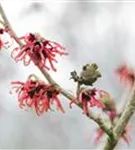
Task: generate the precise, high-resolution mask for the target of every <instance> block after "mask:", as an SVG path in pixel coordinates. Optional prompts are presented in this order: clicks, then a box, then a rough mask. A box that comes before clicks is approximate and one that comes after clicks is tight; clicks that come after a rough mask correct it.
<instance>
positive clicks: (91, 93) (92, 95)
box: [78, 88, 106, 114]
mask: <svg viewBox="0 0 135 150" xmlns="http://www.w3.org/2000/svg"><path fill="white" fill-rule="evenodd" d="M103 93H106V92H105V91H102V90H98V89H95V88H94V89H85V88H84V89H81V90H80V92H79V95H78V101H79V103H80V104H82V106H83V111H84V113H85V114H87V113H88V108H89V107H94V106H97V107H98V108H104V107H105V105H104V104H103V103H102V102H101V101H100V96H101V95H102V94H103Z"/></svg>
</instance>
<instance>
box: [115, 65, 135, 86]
mask: <svg viewBox="0 0 135 150" xmlns="http://www.w3.org/2000/svg"><path fill="white" fill-rule="evenodd" d="M116 74H117V75H118V76H119V77H120V81H122V82H123V83H125V84H126V85H127V84H128V85H130V86H133V83H134V81H135V75H134V70H133V69H132V68H129V67H128V66H127V65H126V64H123V65H121V66H120V67H119V68H118V69H116Z"/></svg>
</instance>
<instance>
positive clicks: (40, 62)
mask: <svg viewBox="0 0 135 150" xmlns="http://www.w3.org/2000/svg"><path fill="white" fill-rule="evenodd" d="M20 40H23V41H22V42H23V43H25V44H24V46H23V47H21V48H20V47H17V48H15V49H14V50H13V51H12V54H11V56H12V58H14V59H15V61H16V62H18V61H21V60H23V62H24V65H29V64H30V62H31V61H33V62H34V64H35V65H37V66H39V67H40V68H42V67H44V68H46V69H48V70H50V67H51V69H52V70H53V71H56V68H55V67H54V64H53V62H56V63H57V60H56V59H55V57H56V55H57V54H59V55H60V56H61V55H66V54H67V53H65V51H64V50H65V48H64V47H63V46H61V45H60V44H58V43H56V42H53V41H49V40H46V39H44V38H43V37H41V36H39V35H38V34H32V33H29V34H28V35H26V36H24V37H21V38H20ZM47 61H48V63H49V64H50V67H48V65H47Z"/></svg>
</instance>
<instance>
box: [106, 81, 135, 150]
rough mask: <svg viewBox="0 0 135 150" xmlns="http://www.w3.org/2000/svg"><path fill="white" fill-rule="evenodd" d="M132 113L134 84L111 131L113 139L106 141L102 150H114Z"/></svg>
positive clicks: (134, 93) (133, 109)
mask: <svg viewBox="0 0 135 150" xmlns="http://www.w3.org/2000/svg"><path fill="white" fill-rule="evenodd" d="M134 113H135V83H134V86H133V88H132V91H131V97H130V99H129V101H128V103H127V104H126V107H125V109H124V111H123V113H122V115H121V117H120V119H119V120H118V122H117V124H116V125H115V126H114V129H113V135H114V139H113V140H112V141H111V140H109V139H108V140H107V143H106V145H105V147H104V150H113V149H114V148H115V146H116V145H117V143H118V141H119V139H120V137H121V135H122V134H123V132H124V130H125V127H126V125H127V124H128V122H129V121H130V119H131V117H132V116H133V114H134Z"/></svg>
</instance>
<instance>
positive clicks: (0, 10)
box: [0, 4, 112, 137]
mask: <svg viewBox="0 0 135 150" xmlns="http://www.w3.org/2000/svg"><path fill="white" fill-rule="evenodd" d="M0 14H1V16H2V19H3V21H4V25H5V28H7V30H8V32H9V33H10V35H11V36H12V38H13V39H14V40H15V41H16V43H17V44H18V45H19V46H21V47H22V46H23V43H22V42H21V41H20V40H19V38H18V36H17V35H16V33H15V32H14V30H13V28H12V27H11V24H10V22H9V20H8V19H7V17H6V15H5V12H4V10H3V8H2V6H1V4H0ZM37 67H38V68H39V70H40V71H41V72H42V74H43V75H44V77H45V78H46V79H47V80H48V82H49V83H50V84H55V85H57V87H58V89H59V90H60V92H61V94H62V95H64V96H65V97H66V98H68V99H69V100H74V99H75V97H74V96H73V95H72V94H70V93H69V92H68V91H66V90H65V89H63V88H62V87H60V85H58V84H57V83H56V82H55V81H54V80H53V78H52V77H51V76H50V74H49V73H48V72H47V71H46V70H45V69H43V68H40V67H39V66H37ZM76 105H77V106H78V107H79V108H81V109H82V106H81V105H80V104H78V103H77V102H76ZM86 116H87V117H88V118H90V119H92V120H93V121H95V122H96V123H97V124H98V125H99V126H100V128H101V129H102V130H103V131H104V132H105V133H106V134H107V135H108V136H110V137H111V136H112V131H111V130H110V128H109V127H108V126H107V125H106V124H105V123H104V121H103V120H102V119H101V118H100V117H98V116H95V115H94V114H93V113H92V112H89V114H87V115H86Z"/></svg>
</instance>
